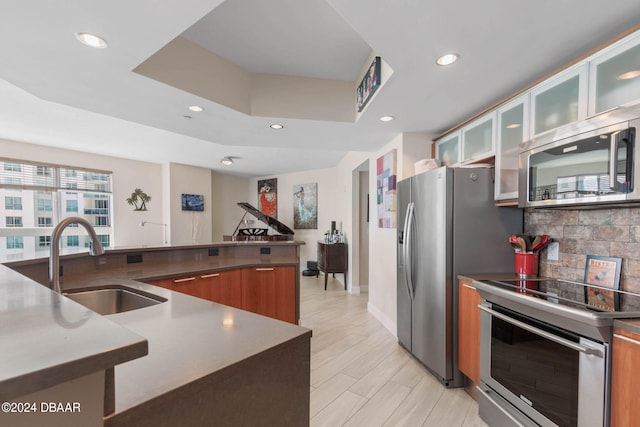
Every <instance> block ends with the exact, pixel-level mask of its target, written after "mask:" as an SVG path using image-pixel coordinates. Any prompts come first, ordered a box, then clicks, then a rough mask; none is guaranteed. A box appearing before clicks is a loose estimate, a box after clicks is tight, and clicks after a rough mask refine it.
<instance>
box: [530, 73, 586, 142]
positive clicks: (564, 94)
mask: <svg viewBox="0 0 640 427" xmlns="http://www.w3.org/2000/svg"><path fill="white" fill-rule="evenodd" d="M531 109H532V111H531V116H532V120H531V125H532V135H539V134H541V133H544V132H547V131H549V130H552V129H555V128H557V127H560V126H562V125H566V124H568V123H572V122H575V121H577V120H581V119H584V118H586V117H587V65H586V64H580V65H577V66H574V67H571V68H568V69H566V70H565V71H563V72H562V73H560V74H558V75H556V76H555V77H552V78H551V79H549V80H546V81H545V82H543V83H541V84H540V85H539V86H536V87H535V88H533V89H532V91H531Z"/></svg>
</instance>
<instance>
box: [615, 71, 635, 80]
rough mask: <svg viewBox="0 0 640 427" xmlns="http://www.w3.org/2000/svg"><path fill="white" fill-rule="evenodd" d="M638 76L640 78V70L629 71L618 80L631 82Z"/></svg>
mask: <svg viewBox="0 0 640 427" xmlns="http://www.w3.org/2000/svg"><path fill="white" fill-rule="evenodd" d="M638 76H640V70H633V71H627V72H626V73H623V74H620V75H619V76H618V80H631V79H635V78H636V77H638Z"/></svg>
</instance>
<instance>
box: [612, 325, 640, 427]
mask: <svg viewBox="0 0 640 427" xmlns="http://www.w3.org/2000/svg"><path fill="white" fill-rule="evenodd" d="M611 371H612V372H611V427H628V426H633V425H638V423H639V422H640V393H639V392H638V391H639V390H638V386H637V382H638V378H640V335H636V334H634V333H631V332H629V331H626V330H623V329H618V328H615V329H614V331H613V350H612V361H611Z"/></svg>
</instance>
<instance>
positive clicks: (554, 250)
mask: <svg viewBox="0 0 640 427" xmlns="http://www.w3.org/2000/svg"><path fill="white" fill-rule="evenodd" d="M559 252H560V243H558V242H551V243H549V246H547V259H548V260H549V261H558V258H559V256H560V253H559Z"/></svg>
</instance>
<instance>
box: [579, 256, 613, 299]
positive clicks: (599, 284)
mask: <svg viewBox="0 0 640 427" xmlns="http://www.w3.org/2000/svg"><path fill="white" fill-rule="evenodd" d="M621 271H622V258H615V257H604V256H597V255H587V264H586V267H585V270H584V283H586V284H588V285H595V286H587V287H586V290H585V295H584V298H585V302H586V303H587V304H589V305H592V306H594V307H597V308H601V309H604V310H608V311H616V310H618V309H619V308H620V297H619V295H618V294H617V293H616V292H613V290H617V289H619V288H620V272H621Z"/></svg>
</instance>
